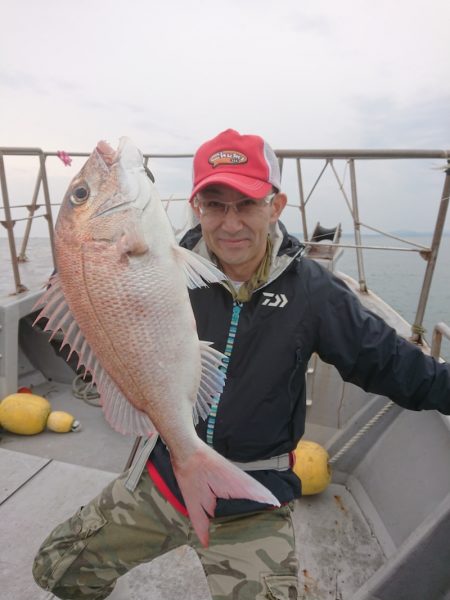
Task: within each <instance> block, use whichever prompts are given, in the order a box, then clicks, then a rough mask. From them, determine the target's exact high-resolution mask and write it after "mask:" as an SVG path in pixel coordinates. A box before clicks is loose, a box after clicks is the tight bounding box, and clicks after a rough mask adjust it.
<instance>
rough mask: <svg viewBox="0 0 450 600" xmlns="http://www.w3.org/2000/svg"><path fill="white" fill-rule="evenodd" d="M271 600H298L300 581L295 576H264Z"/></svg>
mask: <svg viewBox="0 0 450 600" xmlns="http://www.w3.org/2000/svg"><path fill="white" fill-rule="evenodd" d="M264 583H265V584H266V587H267V598H268V599H269V600H297V598H298V581H297V577H295V575H264Z"/></svg>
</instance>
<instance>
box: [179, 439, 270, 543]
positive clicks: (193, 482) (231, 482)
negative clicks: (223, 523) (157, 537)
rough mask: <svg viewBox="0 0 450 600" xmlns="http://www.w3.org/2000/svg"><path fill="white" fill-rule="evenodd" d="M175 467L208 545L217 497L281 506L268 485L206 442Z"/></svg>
mask: <svg viewBox="0 0 450 600" xmlns="http://www.w3.org/2000/svg"><path fill="white" fill-rule="evenodd" d="M173 467H174V472H175V476H176V478H177V481H178V485H179V486H180V490H181V493H182V494H183V499H184V502H185V504H186V508H187V511H188V514H189V518H190V520H191V523H192V526H193V528H194V531H195V532H196V534H197V536H198V538H199V540H200V542H201V543H202V544H203V546H205V547H206V546H208V539H209V535H208V528H209V517H212V516H213V515H214V510H215V508H216V502H217V498H246V499H249V500H256V501H257V502H261V503H264V504H270V505H273V506H280V503H279V501H278V500H277V498H276V497H275V496H274V495H273V494H272V493H271V492H270V491H269V490H268V489H267V488H266V487H264V486H263V485H262V484H261V483H259V482H258V481H256V479H254V478H253V477H251V476H250V475H248V474H247V473H245V472H244V471H242V470H241V469H240V468H239V467H237V466H235V465H233V464H232V463H231V462H230V461H228V460H227V459H226V458H224V457H223V456H221V455H220V454H218V453H217V452H216V451H215V450H213V449H212V448H209V447H208V446H206V444H205V445H204V447H201V448H200V449H198V450H197V451H196V452H194V454H192V455H191V456H190V457H189V458H188V459H187V460H184V461H183V462H182V464H178V465H177V464H176V462H175V461H174V464H173Z"/></svg>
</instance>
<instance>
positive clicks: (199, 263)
mask: <svg viewBox="0 0 450 600" xmlns="http://www.w3.org/2000/svg"><path fill="white" fill-rule="evenodd" d="M174 252H175V256H176V259H177V261H178V262H179V264H180V266H181V267H182V269H183V270H184V273H185V275H186V279H187V285H188V287H189V288H190V289H194V288H197V287H205V286H206V285H208V283H220V282H221V281H224V280H225V279H226V276H225V275H224V274H223V273H222V271H221V270H220V269H218V268H217V267H216V266H215V265H213V263H212V262H211V261H209V260H207V259H206V258H203V256H200V254H196V253H195V252H192V251H191V250H187V248H182V247H181V246H174Z"/></svg>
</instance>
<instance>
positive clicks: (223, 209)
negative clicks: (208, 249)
mask: <svg viewBox="0 0 450 600" xmlns="http://www.w3.org/2000/svg"><path fill="white" fill-rule="evenodd" d="M276 195H277V193H276V192H275V193H273V194H269V195H268V196H266V197H265V198H259V199H255V198H242V199H241V200H238V201H237V202H224V201H223V200H220V199H219V198H215V197H214V196H213V195H208V196H206V197H205V196H202V195H201V194H197V195H196V196H195V198H194V206H195V207H196V208H198V209H199V211H200V214H201V215H202V217H210V218H211V217H213V218H221V217H224V216H225V215H226V214H227V212H228V211H229V209H230V207H231V208H233V209H234V211H235V212H236V214H238V215H239V216H241V217H244V218H245V217H251V216H253V215H255V214H257V213H258V212H261V210H262V209H263V208H264V207H265V206H267V205H268V204H270V203H271V202H272V200H273V199H274V198H275V196H276Z"/></svg>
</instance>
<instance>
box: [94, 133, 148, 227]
mask: <svg viewBox="0 0 450 600" xmlns="http://www.w3.org/2000/svg"><path fill="white" fill-rule="evenodd" d="M95 152H96V154H97V156H98V158H99V159H100V160H101V161H102V163H103V164H104V166H105V167H106V168H107V169H108V171H109V172H111V170H112V169H113V167H116V166H117V170H118V174H117V177H118V181H117V186H118V189H117V191H116V192H115V193H114V194H113V195H112V196H111V197H110V198H109V199H108V200H107V201H106V202H104V203H102V205H101V206H99V208H98V209H97V210H96V211H95V213H93V214H92V216H91V219H95V218H97V217H105V216H110V215H112V214H114V213H117V212H122V211H124V210H126V209H127V208H129V207H133V208H135V209H137V210H138V211H140V212H142V211H144V210H145V208H146V207H147V205H148V203H149V197H148V194H145V190H144V189H143V186H144V184H143V183H142V177H141V175H142V174H144V175H145V179H147V175H146V173H145V168H144V162H143V156H142V153H141V152H140V150H139V149H138V148H137V147H136V146H135V145H134V144H133V142H132V141H131V140H130V139H129V138H127V137H122V138H120V141H119V146H118V148H117V150H115V149H114V148H113V147H112V146H111V145H110V144H109V143H108V142H106V141H105V140H100V141H99V142H98V144H97V146H96V148H95Z"/></svg>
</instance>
